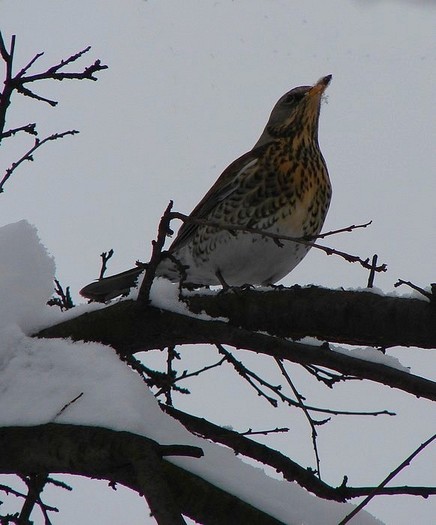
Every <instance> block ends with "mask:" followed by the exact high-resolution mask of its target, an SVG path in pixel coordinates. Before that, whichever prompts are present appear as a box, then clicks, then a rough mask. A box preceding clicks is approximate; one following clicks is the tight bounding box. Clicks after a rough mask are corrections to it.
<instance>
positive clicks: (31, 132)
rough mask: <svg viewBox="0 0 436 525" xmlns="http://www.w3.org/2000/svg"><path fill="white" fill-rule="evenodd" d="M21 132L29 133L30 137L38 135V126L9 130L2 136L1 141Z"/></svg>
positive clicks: (30, 125)
mask: <svg viewBox="0 0 436 525" xmlns="http://www.w3.org/2000/svg"><path fill="white" fill-rule="evenodd" d="M20 131H24V132H25V133H28V134H29V135H35V136H36V135H38V132H37V131H36V124H35V123H32V124H26V125H25V126H20V127H18V128H13V129H8V131H5V132H3V133H2V136H1V137H0V139H7V138H9V137H13V136H14V135H16V134H17V133H19V132H20Z"/></svg>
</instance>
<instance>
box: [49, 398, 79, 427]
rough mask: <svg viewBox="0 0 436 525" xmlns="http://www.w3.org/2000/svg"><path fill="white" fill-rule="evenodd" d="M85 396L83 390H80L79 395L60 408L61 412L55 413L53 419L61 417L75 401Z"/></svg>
mask: <svg viewBox="0 0 436 525" xmlns="http://www.w3.org/2000/svg"><path fill="white" fill-rule="evenodd" d="M82 396H83V392H80V394H79V395H77V396H76V397H75V398H74V399H72V400H71V401H69V402H68V403H66V404H65V405H64V406H63V407H62V408H61V409H60V410H59V412H58V413H57V414H56V415H55V417H54V418H53V421H54V420H55V419H56V418H57V417H59V416H60V415H61V414H62V413H63V412H65V410H66V409H67V408H68V407H69V406H71V405H72V404H73V403H75V402H76V401H78V400H79V399H80V398H81V397H82Z"/></svg>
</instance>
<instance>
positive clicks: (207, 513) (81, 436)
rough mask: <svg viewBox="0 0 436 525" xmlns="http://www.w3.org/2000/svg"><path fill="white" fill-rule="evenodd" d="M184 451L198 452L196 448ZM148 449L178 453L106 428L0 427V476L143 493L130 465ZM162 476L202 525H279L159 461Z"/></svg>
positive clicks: (188, 513) (184, 509)
mask: <svg viewBox="0 0 436 525" xmlns="http://www.w3.org/2000/svg"><path fill="white" fill-rule="evenodd" d="M183 448H184V449H192V450H193V452H194V453H195V452H196V451H198V449H197V447H183ZM147 449H148V450H149V451H152V452H153V453H155V454H156V453H158V454H159V455H161V454H163V455H165V454H168V453H171V452H173V453H174V452H175V453H178V452H180V446H179V449H178V448H177V447H176V448H175V449H173V450H171V449H172V447H171V446H168V447H162V446H160V445H158V444H157V443H155V442H154V441H152V440H150V439H147V438H144V437H142V436H139V435H137V434H130V433H128V432H117V431H114V430H109V429H106V428H98V427H86V426H80V425H59V424H53V423H50V424H46V425H38V426H33V427H32V426H31V427H9V428H0V450H1V451H2V453H1V454H0V472H1V473H4V474H11V473H13V474H15V473H28V472H33V473H42V472H46V471H49V472H57V473H65V474H73V475H74V474H75V475H82V476H86V477H89V478H97V479H106V480H108V481H110V482H112V483H120V484H122V485H124V486H126V487H129V488H131V489H132V490H135V491H137V492H139V493H142V491H143V486H141V482H138V477H137V472H136V470H135V467H134V466H133V463H134V460H135V458H137V457H138V456H140V455H141V454H144V450H147ZM191 455H192V454H191ZM197 457H198V456H197ZM42 465H43V470H42ZM161 472H162V476H163V477H164V479H165V482H166V483H167V484H168V487H169V489H170V490H171V494H172V497H173V499H174V501H175V502H176V504H177V505H178V506H179V508H180V510H181V512H182V513H183V514H184V515H186V516H189V517H191V518H192V519H194V520H195V521H198V522H200V523H203V524H204V525H217V524H219V523H229V521H228V520H229V516H231V517H232V519H233V520H234V523H250V524H253V525H283V524H281V522H280V521H279V520H276V519H275V518H272V517H271V516H268V515H267V514H265V513H263V512H262V511H260V510H258V509H256V508H254V507H252V506H251V505H249V504H247V503H245V502H243V501H241V500H240V499H238V498H237V497H235V496H233V495H232V494H229V493H226V492H225V491H223V490H221V489H219V488H217V487H215V486H214V485H212V484H211V483H209V482H208V481H205V480H204V479H202V478H200V477H198V476H196V475H195V474H192V473H190V472H188V471H186V470H184V469H182V468H180V467H177V466H176V465H174V464H172V463H170V462H168V461H165V460H164V461H161ZM193 494H195V497H193ZM162 523H163V522H162Z"/></svg>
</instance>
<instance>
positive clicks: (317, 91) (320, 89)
mask: <svg viewBox="0 0 436 525" xmlns="http://www.w3.org/2000/svg"><path fill="white" fill-rule="evenodd" d="M331 79H332V76H331V75H327V76H326V77H323V78H320V79H319V80H318V82H317V83H316V84H315V85H314V86H313V87H311V88H310V89H309V91H308V93H307V94H308V95H309V97H313V96H314V95H322V94H323V93H324V91H325V90H326V89H327V86H328V85H329V84H330V81H331Z"/></svg>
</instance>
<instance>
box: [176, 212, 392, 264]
mask: <svg viewBox="0 0 436 525" xmlns="http://www.w3.org/2000/svg"><path fill="white" fill-rule="evenodd" d="M170 218H171V219H179V220H181V221H183V222H190V223H193V224H198V225H200V226H210V227H212V228H219V229H222V230H228V231H230V232H232V231H233V232H235V231H241V232H246V233H253V234H257V235H260V236H262V237H265V238H269V239H273V240H275V241H277V242H279V244H282V241H291V242H296V243H299V244H303V245H305V246H309V247H310V248H317V249H318V250H321V251H323V252H324V253H325V254H327V255H337V256H338V257H342V258H343V259H345V260H346V261H347V262H350V263H359V264H360V265H361V266H362V267H363V268H366V269H367V270H371V269H373V270H374V271H375V272H385V271H386V270H387V266H386V264H381V265H379V266H375V267H373V266H372V265H371V263H370V262H369V258H366V259H362V258H361V257H358V256H357V255H351V254H349V253H346V252H342V251H340V250H336V249H334V248H330V247H329V246H324V245H322V244H317V243H315V242H312V241H308V240H306V239H307V238H306V237H291V236H290V235H280V234H278V233H273V232H267V231H264V230H259V229H258V228H249V227H248V226H238V225H235V224H224V223H218V222H214V221H208V220H205V219H198V218H196V217H190V216H188V215H185V214H183V213H179V212H171V214H170ZM361 227H366V225H357V226H355V225H353V226H348V227H346V228H341V229H339V230H335V231H332V232H328V233H327V234H321V235H316V236H313V238H322V237H323V236H327V235H333V234H335V233H341V232H345V231H352V230H353V229H356V228H361Z"/></svg>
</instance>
